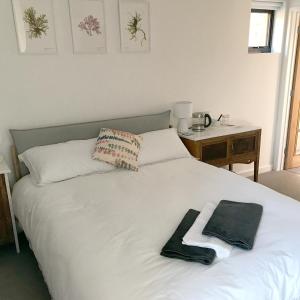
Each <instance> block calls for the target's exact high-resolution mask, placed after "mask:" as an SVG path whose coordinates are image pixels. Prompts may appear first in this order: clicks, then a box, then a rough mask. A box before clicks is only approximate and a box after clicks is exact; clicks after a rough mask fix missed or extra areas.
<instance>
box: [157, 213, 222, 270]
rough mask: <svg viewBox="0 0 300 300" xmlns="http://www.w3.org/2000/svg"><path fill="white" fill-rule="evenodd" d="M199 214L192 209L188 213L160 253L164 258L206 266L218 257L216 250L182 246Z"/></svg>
mask: <svg viewBox="0 0 300 300" xmlns="http://www.w3.org/2000/svg"><path fill="white" fill-rule="evenodd" d="M199 213H200V212H199V211H197V210H193V209H190V210H189V211H188V212H187V214H186V215H185V216H184V218H183V220H182V221H181V223H180V225H179V226H178V228H177V229H176V231H175V233H174V234H173V235H172V237H171V238H170V240H169V241H168V242H167V243H166V245H165V246H164V247H163V249H162V251H161V253H160V254H161V255H162V256H166V257H169V258H178V259H182V260H186V261H193V262H199V263H202V264H205V265H210V264H211V263H212V262H213V260H214V258H215V257H216V252H215V250H213V249H208V248H200V247H195V246H186V245H183V244H182V239H183V237H184V235H185V234H186V233H187V231H188V230H189V229H190V228H191V226H192V225H193V224H194V222H195V220H196V219H197V217H198V215H199Z"/></svg>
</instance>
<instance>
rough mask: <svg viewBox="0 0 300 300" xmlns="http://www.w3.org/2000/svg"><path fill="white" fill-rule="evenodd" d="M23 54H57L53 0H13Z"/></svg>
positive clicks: (20, 49) (19, 43)
mask: <svg viewBox="0 0 300 300" xmlns="http://www.w3.org/2000/svg"><path fill="white" fill-rule="evenodd" d="M12 6H13V12H14V19H15V27H16V34H17V40H18V46H19V52H20V53H21V54H56V53H57V44H56V33H55V23H54V14H53V3H52V0H12Z"/></svg>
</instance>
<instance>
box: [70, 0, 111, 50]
mask: <svg viewBox="0 0 300 300" xmlns="http://www.w3.org/2000/svg"><path fill="white" fill-rule="evenodd" d="M69 8H70V18H71V27H72V38H73V50H74V53H75V54H103V53H106V51H107V50H106V28H105V27H106V26H105V7H104V1H103V0H69Z"/></svg>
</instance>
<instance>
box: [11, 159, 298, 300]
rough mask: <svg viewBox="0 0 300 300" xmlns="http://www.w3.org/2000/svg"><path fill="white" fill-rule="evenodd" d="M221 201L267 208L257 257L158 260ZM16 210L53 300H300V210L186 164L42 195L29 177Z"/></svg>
mask: <svg viewBox="0 0 300 300" xmlns="http://www.w3.org/2000/svg"><path fill="white" fill-rule="evenodd" d="M221 199H229V200H233V201H245V202H257V203H261V204H262V205H263V206H264V213H263V217H262V222H261V224H260V227H259V230H258V235H257V239H256V243H255V246H254V250H252V251H245V250H240V249H234V250H233V251H232V255H231V257H229V258H227V259H224V260H223V261H221V262H216V263H214V264H213V265H211V266H203V265H201V264H198V263H189V262H184V261H180V260H174V259H168V258H165V257H161V256H160V255H159V253H160V250H161V248H162V247H163V245H164V244H165V243H166V241H167V240H168V239H169V238H170V236H171V235H172V234H173V232H174V230H175V229H176V227H177V226H178V224H179V222H180V220H181V219H182V217H183V216H184V214H185V213H186V211H187V210H188V209H189V208H194V209H197V210H201V208H202V207H203V205H204V203H205V202H207V201H216V200H221ZM13 203H14V208H15V212H16V215H17V217H18V219H19V221H20V222H21V224H22V226H23V228H24V230H25V232H26V235H27V237H28V238H29V239H30V241H31V244H32V248H33V250H34V253H35V255H36V257H37V259H38V262H39V264H40V267H41V269H42V271H43V274H44V277H45V279H46V282H47V284H48V286H49V289H50V292H51V294H52V296H53V298H54V299H55V300H117V299H122V300H150V299H151V300H204V299H205V300H218V299H222V300H226V299H228V300H229V299H230V300H232V299H238V300H248V299H249V300H253V299H255V300H260V299H261V300H263V299H264V300H294V299H298V298H300V236H299V228H300V204H299V203H298V202H296V201H295V200H292V199H290V198H288V197H285V196H282V195H280V194H278V193H276V192H273V191H271V190H269V189H267V188H265V187H263V186H260V185H258V184H255V183H253V182H251V181H250V180H247V179H244V178H242V177H239V176H237V175H235V174H232V173H229V172H227V171H225V170H222V169H217V168H214V167H211V166H208V165H205V164H203V163H199V162H197V161H195V160H193V159H191V158H184V159H178V160H172V161H169V162H164V163H159V164H155V165H149V166H145V167H142V168H141V169H140V171H139V172H138V173H136V172H128V171H115V172H111V173H106V174H95V175H89V176H83V177H78V178H75V179H71V180H68V181H64V182H60V183H54V184H50V185H47V186H44V187H36V186H34V185H33V184H32V183H31V181H30V180H29V178H28V177H25V178H23V179H22V180H21V181H20V182H19V183H17V184H16V186H15V189H14V193H13Z"/></svg>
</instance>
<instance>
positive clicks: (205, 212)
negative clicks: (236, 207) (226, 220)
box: [182, 202, 233, 259]
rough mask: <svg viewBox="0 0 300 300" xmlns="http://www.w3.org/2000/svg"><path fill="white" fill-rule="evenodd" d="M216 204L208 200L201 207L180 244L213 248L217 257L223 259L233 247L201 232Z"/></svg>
mask: <svg viewBox="0 0 300 300" xmlns="http://www.w3.org/2000/svg"><path fill="white" fill-rule="evenodd" d="M217 205H218V204H217V203H214V202H209V203H207V204H206V205H205V206H204V207H203V209H202V211H201V213H200V215H199V216H198V218H197V219H196V221H195V222H194V224H193V225H192V227H191V228H190V230H189V231H188V232H187V233H186V234H185V236H184V237H183V241H182V244H184V245H188V246H197V247H203V248H210V249H214V250H215V251H216V256H217V258H218V259H223V258H226V257H228V256H229V255H230V252H231V250H232V248H233V247H232V246H231V245H229V244H227V243H225V242H223V241H222V240H220V239H218V238H215V237H209V236H207V235H203V234H202V231H203V229H204V227H205V225H206V224H207V222H208V221H209V219H210V218H211V216H212V214H213V212H214V210H215V208H216V207H217Z"/></svg>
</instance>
